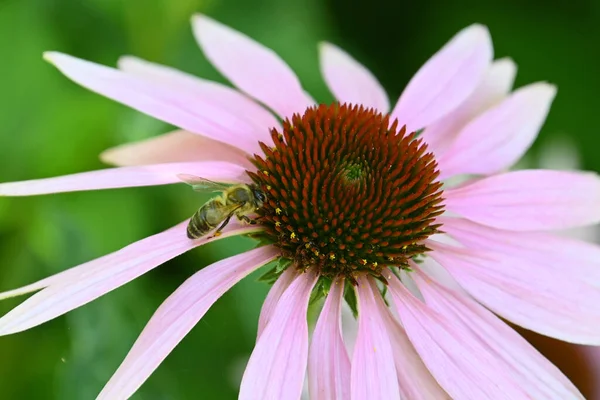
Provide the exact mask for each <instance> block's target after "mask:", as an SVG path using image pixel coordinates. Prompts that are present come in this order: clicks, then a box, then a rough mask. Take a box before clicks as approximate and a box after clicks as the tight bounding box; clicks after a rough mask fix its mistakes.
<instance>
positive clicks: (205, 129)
mask: <svg viewBox="0 0 600 400" xmlns="http://www.w3.org/2000/svg"><path fill="white" fill-rule="evenodd" d="M44 57H45V58H46V60H48V61H50V62H51V63H52V64H54V65H55V66H56V67H57V68H58V69H59V70H61V71H62V72H63V73H64V74H65V75H66V76H67V77H69V78H70V79H72V80H73V81H75V82H77V83H78V84H80V85H81V86H83V87H86V88H88V89H89V90H92V91H94V92H96V93H100V94H102V95H103V96H106V97H108V98H110V99H113V100H115V101H118V102H120V103H123V104H126V105H128V106H130V107H132V108H134V109H136V110H138V111H141V112H143V113H146V114H148V115H151V116H153V117H155V118H158V119H160V120H163V121H165V122H168V123H170V124H173V125H175V126H178V127H180V128H183V129H185V130H188V131H190V132H194V133H197V134H200V135H204V136H208V137H210V138H211V139H215V140H220V141H222V142H225V143H228V144H231V145H234V146H237V147H239V148H240V149H242V150H244V151H246V152H248V153H253V152H255V151H260V147H259V146H258V143H257V141H256V136H253V135H252V134H251V133H252V132H255V129H256V128H255V126H254V125H253V123H254V121H252V122H249V120H248V119H247V118H246V117H244V116H243V115H239V114H236V113H235V112H233V111H232V110H231V109H229V108H228V107H222V106H221V105H220V104H219V101H217V100H213V99H212V98H210V96H209V95H210V94H214V93H203V94H202V95H199V94H198V92H197V91H195V90H189V91H186V90H181V89H180V88H179V87H173V85H168V84H165V83H164V82H161V81H159V80H154V79H148V78H147V77H142V76H138V75H133V74H129V73H126V72H123V71H119V70H116V69H113V68H109V67H105V66H103V65H99V64H95V63H92V62H89V61H85V60H80V59H78V58H75V57H72V56H69V55H66V54H61V53H54V52H50V53H45V54H44ZM268 128H269V127H268V126H265V127H264V129H268ZM249 133H250V134H249ZM260 137H264V134H261V136H260Z"/></svg>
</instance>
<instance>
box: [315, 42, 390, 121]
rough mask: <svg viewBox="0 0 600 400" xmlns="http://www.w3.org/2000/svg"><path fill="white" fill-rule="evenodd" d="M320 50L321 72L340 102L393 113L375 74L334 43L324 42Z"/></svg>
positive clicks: (384, 112)
mask: <svg viewBox="0 0 600 400" xmlns="http://www.w3.org/2000/svg"><path fill="white" fill-rule="evenodd" d="M319 51H320V55H321V57H320V59H321V73H322V74H323V77H324V78H325V82H326V83H327V86H328V87H329V90H331V93H333V94H334V96H335V97H336V99H337V100H338V101H339V102H340V103H352V104H362V105H363V106H365V107H373V108H375V109H376V110H378V111H379V112H381V113H383V114H386V113H387V112H388V111H389V109H390V102H389V101H388V97H387V94H386V93H385V90H384V89H383V87H382V86H381V84H380V83H379V82H378V81H377V78H375V76H374V75H373V74H372V73H371V71H369V70H368V69H366V68H365V67H364V66H362V65H361V64H360V63H359V62H358V61H356V60H355V59H354V58H352V57H351V56H350V55H349V54H348V53H346V52H345V51H343V50H342V49H340V48H339V47H337V46H335V45H333V44H331V43H321V46H320V47H319Z"/></svg>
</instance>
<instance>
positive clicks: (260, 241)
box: [246, 232, 275, 249]
mask: <svg viewBox="0 0 600 400" xmlns="http://www.w3.org/2000/svg"><path fill="white" fill-rule="evenodd" d="M246 237H248V238H249V239H252V240H255V241H256V242H257V243H256V246H254V248H255V249H256V248H258V247H262V246H267V245H270V244H273V243H275V242H274V241H273V240H272V239H271V238H270V237H269V236H268V235H265V233H264V232H256V233H249V234H247V235H246Z"/></svg>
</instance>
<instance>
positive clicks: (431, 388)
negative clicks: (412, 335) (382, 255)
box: [377, 278, 449, 400]
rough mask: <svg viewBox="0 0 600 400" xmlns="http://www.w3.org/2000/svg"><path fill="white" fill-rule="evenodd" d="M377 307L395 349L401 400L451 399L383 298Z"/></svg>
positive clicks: (378, 298) (378, 301)
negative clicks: (424, 362)
mask: <svg viewBox="0 0 600 400" xmlns="http://www.w3.org/2000/svg"><path fill="white" fill-rule="evenodd" d="M394 279H395V278H394ZM377 306H378V308H379V313H380V315H382V316H385V318H384V322H385V331H386V332H387V333H388V335H389V338H390V343H391V345H392V349H393V354H394V364H395V366H396V371H397V373H398V384H399V387H400V396H401V398H402V399H411V400H430V399H436V400H437V399H449V397H448V394H446V393H445V392H444V390H443V389H442V388H441V387H440V385H438V383H437V382H436V381H435V379H434V378H433V376H431V373H430V372H429V370H428V369H427V367H426V366H425V364H423V361H422V360H421V357H419V355H418V354H417V352H416V351H415V348H414V347H413V345H412V344H411V343H410V340H409V339H408V336H406V332H405V331H404V329H403V328H402V326H400V324H399V323H398V321H396V319H395V318H394V317H393V316H392V313H391V312H390V310H389V309H388V308H387V306H386V305H385V303H384V302H383V300H382V299H381V297H377Z"/></svg>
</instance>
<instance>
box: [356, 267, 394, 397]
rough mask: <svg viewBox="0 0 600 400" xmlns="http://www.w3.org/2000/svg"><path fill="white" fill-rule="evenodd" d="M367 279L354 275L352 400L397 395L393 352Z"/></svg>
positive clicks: (382, 317)
mask: <svg viewBox="0 0 600 400" xmlns="http://www.w3.org/2000/svg"><path fill="white" fill-rule="evenodd" d="M376 295H379V294H377V293H373V290H372V288H371V284H370V283H369V280H368V279H367V278H366V277H365V276H362V277H360V278H359V279H358V286H357V298H358V336H357V338H356V344H355V347H354V354H353V356H352V370H351V378H350V391H351V398H352V400H388V399H399V398H400V389H399V387H398V375H397V372H396V367H395V365H394V353H393V349H392V345H391V343H390V339H389V336H388V334H387V331H386V329H385V328H386V326H385V322H384V318H386V316H385V315H381V314H380V311H379V308H378V306H377V301H376V297H375V296H376Z"/></svg>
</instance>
